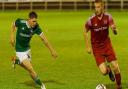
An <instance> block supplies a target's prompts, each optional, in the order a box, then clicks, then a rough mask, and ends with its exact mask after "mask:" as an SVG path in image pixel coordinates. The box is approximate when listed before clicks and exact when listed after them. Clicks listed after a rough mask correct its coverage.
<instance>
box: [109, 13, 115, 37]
mask: <svg viewBox="0 0 128 89" xmlns="http://www.w3.org/2000/svg"><path fill="white" fill-rule="evenodd" d="M109 25H110V27H111V29H112V31H113V33H114V34H115V35H117V29H116V25H115V23H114V20H113V18H112V16H111V15H110V16H109Z"/></svg>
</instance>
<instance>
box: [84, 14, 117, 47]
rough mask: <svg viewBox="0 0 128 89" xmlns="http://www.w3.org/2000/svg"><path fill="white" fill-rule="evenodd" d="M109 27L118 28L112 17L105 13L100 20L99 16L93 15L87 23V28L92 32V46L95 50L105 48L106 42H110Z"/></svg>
mask: <svg viewBox="0 0 128 89" xmlns="http://www.w3.org/2000/svg"><path fill="white" fill-rule="evenodd" d="M109 26H111V28H114V29H115V28H116V26H115V24H114V21H113V19H112V16H111V15H110V14H107V13H104V14H103V16H102V18H101V19H99V18H98V16H97V15H95V14H94V15H93V16H91V17H90V18H89V20H88V21H87V23H86V25H85V27H86V29H87V30H90V31H91V44H92V47H93V48H104V47H105V44H106V42H110V38H109Z"/></svg>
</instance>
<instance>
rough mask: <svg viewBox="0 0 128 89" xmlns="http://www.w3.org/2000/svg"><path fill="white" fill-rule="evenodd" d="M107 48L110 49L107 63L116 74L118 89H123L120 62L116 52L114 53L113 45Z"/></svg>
mask: <svg viewBox="0 0 128 89" xmlns="http://www.w3.org/2000/svg"><path fill="white" fill-rule="evenodd" d="M107 48H108V51H107V55H108V57H107V61H108V62H110V63H111V64H112V69H113V72H114V74H115V80H116V85H117V89H121V74H120V69H119V65H118V62H117V60H116V59H117V58H116V56H115V52H114V50H113V48H112V45H111V44H108V45H107Z"/></svg>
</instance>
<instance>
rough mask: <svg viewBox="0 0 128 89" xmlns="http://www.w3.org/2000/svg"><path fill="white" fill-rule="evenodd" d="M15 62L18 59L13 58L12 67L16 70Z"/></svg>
mask: <svg viewBox="0 0 128 89" xmlns="http://www.w3.org/2000/svg"><path fill="white" fill-rule="evenodd" d="M15 61H16V57H12V67H13V68H14V69H15V65H16V63H15Z"/></svg>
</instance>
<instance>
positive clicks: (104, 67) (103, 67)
mask: <svg viewBox="0 0 128 89" xmlns="http://www.w3.org/2000/svg"><path fill="white" fill-rule="evenodd" d="M99 69H100V71H101V73H102V74H103V75H107V74H108V71H109V70H108V69H107V67H106V63H105V62H103V63H101V64H100V65H99Z"/></svg>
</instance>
